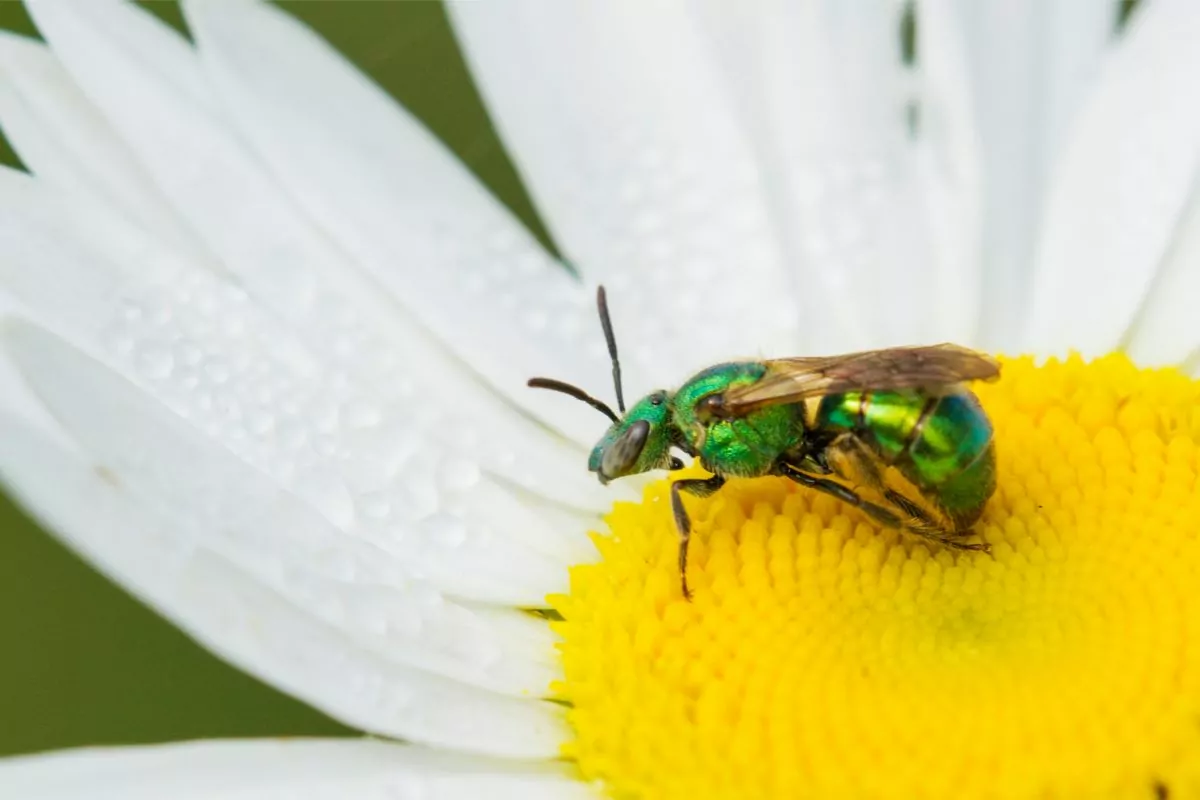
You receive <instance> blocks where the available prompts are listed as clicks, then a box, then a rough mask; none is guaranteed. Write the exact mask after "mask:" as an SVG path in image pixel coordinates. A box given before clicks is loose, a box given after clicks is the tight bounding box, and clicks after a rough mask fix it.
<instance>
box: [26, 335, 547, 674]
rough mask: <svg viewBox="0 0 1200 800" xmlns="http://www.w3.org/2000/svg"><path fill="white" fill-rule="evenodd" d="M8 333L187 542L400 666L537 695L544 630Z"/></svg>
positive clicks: (49, 349)
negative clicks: (489, 604) (442, 590)
mask: <svg viewBox="0 0 1200 800" xmlns="http://www.w3.org/2000/svg"><path fill="white" fill-rule="evenodd" d="M6 339H7V344H8V346H9V348H10V349H11V350H12V351H13V352H14V353H15V354H16V356H17V361H18V364H19V365H20V366H21V368H22V370H23V373H24V374H25V376H26V377H27V378H29V379H30V381H31V383H32V385H33V387H34V389H35V390H36V391H37V392H38V393H39V394H40V395H42V396H43V397H44V398H45V399H46V400H47V404H48V406H49V408H50V409H51V411H52V412H53V413H54V414H55V415H56V416H57V417H58V418H59V419H61V420H63V422H64V424H65V427H66V428H67V429H68V430H70V431H71V432H73V433H75V434H76V436H77V437H78V439H79V440H80V441H81V443H82V444H83V445H84V446H85V447H86V448H87V449H88V451H89V452H90V453H92V454H93V455H94V456H95V457H97V458H98V459H99V460H101V461H102V462H103V463H104V464H105V465H106V467H107V468H108V469H109V470H111V471H113V473H114V474H119V475H120V476H121V478H122V480H124V481H125V482H126V483H128V484H129V485H131V486H133V487H136V489H137V491H139V492H142V493H144V494H145V495H146V497H147V502H148V503H151V504H152V505H153V506H154V507H156V508H162V509H164V513H169V514H171V515H173V516H176V517H181V518H183V519H186V520H188V526H187V527H188V530H187V531H186V534H187V535H186V537H184V540H183V542H182V543H183V544H184V545H186V546H195V545H197V544H200V545H203V546H204V547H207V548H211V549H213V550H215V551H217V552H219V553H221V554H222V555H223V556H225V557H227V558H229V559H230V560H232V561H234V562H235V563H237V564H238V565H239V566H240V567H241V568H242V569H244V570H245V571H247V572H249V573H252V574H254V575H255V576H257V577H258V579H259V580H261V581H262V582H263V583H265V584H267V585H269V586H272V587H274V588H275V589H276V590H277V591H279V592H280V593H281V594H283V595H285V596H286V597H288V598H289V599H290V600H292V601H293V602H294V603H296V604H297V605H298V606H300V607H302V608H304V609H307V610H309V611H310V612H311V613H312V614H313V615H314V616H316V617H319V618H320V619H322V620H323V621H325V622H327V623H329V624H331V625H335V626H337V627H338V629H339V630H341V631H343V632H344V633H345V634H346V635H347V636H349V637H350V638H353V639H354V640H356V641H359V642H361V643H362V644H363V645H364V646H366V647H369V648H371V649H373V650H375V651H377V652H379V653H380V654H382V655H383V656H385V657H387V658H389V659H391V660H394V661H396V662H398V663H404V664H410V665H413V666H417V667H421V668H424V669H428V670H430V671H432V672H437V673H443V674H448V675H450V676H452V677H455V678H458V679H460V680H464V681H468V682H470V683H473V684H475V685H479V686H482V687H485V688H490V689H494V690H499V691H506V692H510V693H520V694H533V695H535V696H536V695H540V694H544V693H545V692H546V690H547V686H548V684H549V682H550V680H552V679H553V678H554V677H555V676H556V670H555V668H554V667H553V666H552V665H553V664H554V659H553V645H552V640H551V637H550V634H549V631H548V629H547V628H546V627H545V626H544V625H541V624H539V623H537V622H536V621H534V620H532V619H530V618H527V617H524V616H523V615H520V614H517V613H516V612H509V611H502V610H499V609H480V610H471V609H469V608H467V607H464V606H461V605H459V604H456V603H452V602H449V601H447V600H445V599H443V598H442V597H441V596H440V595H439V594H438V593H437V592H436V591H433V590H431V589H430V588H429V587H428V586H424V585H422V584H421V583H420V582H418V581H412V580H409V579H407V575H406V572H407V570H408V569H409V567H410V562H408V561H406V560H404V559H398V558H395V557H389V554H388V553H386V552H382V551H381V550H380V549H379V548H377V547H374V546H372V545H371V544H370V543H369V542H362V541H360V540H358V539H356V538H353V537H349V536H345V535H343V534H340V532H339V531H338V530H337V529H335V528H333V527H332V526H331V525H329V524H328V523H327V522H326V521H324V520H322V519H321V518H320V517H318V516H317V515H316V514H314V513H312V512H311V511H310V510H308V509H306V508H305V507H304V506H303V505H301V504H299V503H297V502H295V500H294V499H293V498H292V497H291V496H290V495H288V494H286V493H283V492H281V491H279V490H278V489H277V488H276V487H274V486H273V485H271V484H270V482H269V481H267V480H265V479H264V478H263V477H262V476H260V475H258V474H256V473H255V472H254V471H253V470H251V469H248V468H246V467H245V466H243V465H241V464H239V463H238V462H237V461H236V460H233V459H231V458H229V456H228V454H226V453H224V452H222V451H221V450H220V449H219V448H215V447H213V446H212V445H211V444H209V443H207V442H205V441H204V440H203V439H202V438H201V437H199V436H196V435H195V434H191V433H190V432H189V431H187V430H186V429H185V426H184V425H182V424H181V423H179V422H178V421H177V420H174V419H173V418H172V417H171V415H170V414H169V413H167V412H166V411H165V410H164V409H159V408H155V407H153V405H152V404H149V403H147V402H146V401H145V400H144V399H142V398H138V397H137V396H136V393H135V392H134V391H132V390H131V389H132V387H128V388H127V389H126V391H125V392H122V391H121V388H122V387H121V386H120V382H119V381H118V380H115V379H113V378H108V380H107V381H106V380H105V375H104V374H103V372H101V371H100V370H99V369H97V368H96V366H94V365H88V364H87V363H86V362H85V361H84V360H83V359H82V358H81V357H80V356H79V355H77V354H73V353H71V352H70V351H67V350H66V349H65V348H64V347H63V346H62V345H61V344H58V343H56V342H55V341H54V340H53V339H51V338H49V337H48V336H47V335H46V334H44V333H40V332H39V331H37V330H36V329H31V328H28V327H26V326H19V325H16V324H14V323H13V322H9V323H8V330H7V331H6ZM31 364H32V365H31ZM72 389H73V390H74V394H72ZM76 398H78V399H76ZM180 533H181V534H182V533H184V532H180ZM467 563H468V565H469V562H467ZM513 566H516V567H517V568H518V569H519V562H517V563H516V564H514V565H513ZM513 566H510V567H509V570H510V571H511V572H513V573H514V575H515V574H517V570H514V569H513Z"/></svg>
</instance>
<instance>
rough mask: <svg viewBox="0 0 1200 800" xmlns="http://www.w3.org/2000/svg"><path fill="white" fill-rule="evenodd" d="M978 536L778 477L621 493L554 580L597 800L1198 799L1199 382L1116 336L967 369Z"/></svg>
mask: <svg viewBox="0 0 1200 800" xmlns="http://www.w3.org/2000/svg"><path fill="white" fill-rule="evenodd" d="M975 388H976V391H977V393H978V394H979V396H980V398H981V399H982V401H983V404H984V406H985V408H986V409H987V411H988V413H989V415H990V416H991V418H992V420H993V422H994V424H995V431H996V432H995V436H996V445H997V451H998V452H997V457H998V468H999V487H998V489H997V491H996V494H995V495H994V496H993V497H992V499H991V501H990V502H989V503H988V505H987V508H986V510H985V513H984V516H983V518H982V519H981V520H980V521H979V523H978V525H976V527H975V530H976V532H977V533H978V534H980V535H981V536H982V537H983V539H985V540H986V541H988V542H990V543H991V545H992V552H991V554H986V553H979V552H954V551H949V550H945V549H939V548H938V547H936V546H933V545H930V544H927V543H925V542H922V541H918V540H915V539H913V538H909V537H906V536H904V535H903V534H900V533H897V532H895V531H890V530H880V529H879V528H877V527H876V526H875V525H873V524H872V523H871V522H870V521H868V520H866V519H865V518H864V517H862V516H861V515H859V514H858V513H857V512H856V511H854V510H852V509H849V508H847V507H845V506H843V505H841V504H840V503H838V502H836V501H834V500H832V499H830V498H828V497H825V496H822V495H817V494H814V493H812V492H810V491H807V490H804V489H801V488H800V487H798V486H796V485H795V484H792V483H790V482H788V481H787V480H784V479H777V478H762V479H758V480H745V481H731V482H730V483H729V484H728V485H727V486H726V487H725V488H724V489H722V490H721V491H720V492H718V493H717V494H716V495H714V496H713V497H711V498H707V499H696V498H689V499H688V500H687V506H688V510H689V513H690V514H691V516H692V519H693V521H694V524H695V532H694V533H693V535H692V544H691V556H690V565H689V575H688V577H689V583H690V585H691V587H692V590H693V592H694V600H693V602H690V603H689V602H686V601H685V600H684V599H683V598H682V597H681V594H680V589H679V580H678V572H677V569H678V567H677V563H676V553H677V550H676V548H677V539H676V534H675V528H674V524H673V521H672V517H671V513H670V507H669V498H668V491H667V487H668V483H667V482H666V481H660V482H657V483H655V484H653V485H651V486H650V487H649V488H648V489H647V490H646V492H645V498H644V501H643V502H642V503H641V504H619V505H617V506H616V507H615V508H614V509H613V511H612V513H611V515H610V516H609V517H608V523H609V527H610V532H609V533H608V534H605V535H597V536H596V541H597V544H598V546H599V549H600V552H601V554H602V558H601V561H600V562H599V563H596V564H589V565H584V566H579V567H576V568H574V569H573V571H572V574H571V592H570V594H569V595H568V596H563V597H554V598H551V600H552V603H553V605H554V607H555V608H556V609H557V610H558V611H559V613H560V614H561V615H562V617H563V620H562V621H561V622H556V623H555V626H556V629H557V630H558V631H559V633H560V634H561V636H562V639H563V642H562V645H561V648H562V658H563V664H564V669H565V680H564V682H563V683H562V684H561V685H559V686H556V687H555V689H556V691H557V692H558V694H559V696H561V698H562V699H563V700H564V701H566V702H567V703H569V704H570V706H571V709H570V719H571V721H572V724H573V726H574V734H575V738H574V740H573V741H572V742H570V743H569V744H568V745H567V747H566V752H565V755H567V756H568V757H570V758H572V759H574V760H575V761H576V762H577V763H578V765H579V769H580V770H581V772H582V773H583V776H584V777H585V778H587V779H589V780H596V781H598V782H599V783H600V784H601V785H602V786H603V787H604V789H605V790H606V791H607V792H608V793H609V794H610V795H611V796H613V797H618V798H644V799H645V800H672V799H673V798H686V800H708V799H709V798H737V799H738V800H757V799H758V798H763V799H767V798H822V799H824V798H843V797H864V798H868V797H869V798H976V797H979V798H987V797H995V798H1100V797H1122V798H1124V797H1129V798H1144V799H1147V800H1149V799H1152V798H1157V797H1167V796H1169V797H1172V798H1179V797H1200V485H1198V482H1197V475H1198V473H1200V382H1197V381H1193V380H1190V379H1188V378H1187V377H1186V376H1184V375H1182V374H1181V373H1179V372H1178V371H1175V370H1139V369H1137V368H1135V367H1134V366H1132V365H1131V364H1130V363H1129V361H1128V360H1127V359H1125V358H1123V357H1121V356H1109V357H1106V358H1104V359H1100V360H1098V361H1095V362H1091V363H1084V362H1083V361H1082V360H1080V359H1075V358H1072V359H1069V360H1067V361H1065V362H1050V363H1049V364H1045V365H1042V366H1037V365H1035V364H1034V362H1033V361H1032V360H1030V359H1017V360H1008V361H1006V362H1005V363H1004V368H1003V377H1002V378H1001V380H1000V381H999V382H997V383H995V384H989V385H981V386H977V387H975Z"/></svg>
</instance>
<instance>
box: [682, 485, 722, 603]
mask: <svg viewBox="0 0 1200 800" xmlns="http://www.w3.org/2000/svg"><path fill="white" fill-rule="evenodd" d="M724 485H725V479H724V478H722V477H721V476H720V475H713V476H712V477H711V478H681V479H680V480H677V481H675V482H674V483H672V484H671V512H672V513H673V514H674V516H675V530H676V531H678V532H679V580H680V585H681V586H682V587H683V596H684V598H685V599H686V600H691V599H692V592H691V590H689V589H688V583H687V556H688V542H689V541H690V540H691V538H692V521H691V520H690V519H689V518H688V513H687V509H686V508H684V507H683V497H682V495H681V494H680V492H687V493H688V494H694V495H696V496H697V497H708V496H709V495H710V494H712V493H713V492H715V491H717V490H718V489H720V488H721V487H722V486H724Z"/></svg>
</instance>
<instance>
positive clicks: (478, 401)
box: [0, 37, 612, 510]
mask: <svg viewBox="0 0 1200 800" xmlns="http://www.w3.org/2000/svg"><path fill="white" fill-rule="evenodd" d="M0 64H3V65H4V66H5V71H4V73H3V77H2V78H0V122H3V123H4V125H5V126H6V129H7V130H8V131H9V133H10V135H11V136H12V137H13V141H14V145H15V146H16V148H17V149H18V150H19V151H20V152H21V153H22V155H32V156H33V157H34V159H33V162H32V166H33V167H34V168H35V170H38V168H39V167H40V166H43V165H48V166H49V167H51V168H52V169H51V172H52V175H53V176H55V177H56V178H58V177H61V178H62V180H57V181H56V182H57V183H59V184H60V185H66V186H67V188H69V189H72V190H75V191H76V193H77V194H81V196H82V199H83V200H84V201H86V202H88V203H92V204H95V203H97V202H99V203H100V204H102V205H105V206H108V207H112V208H116V209H119V210H123V211H124V212H126V214H127V215H128V216H129V217H130V218H131V219H133V220H136V221H138V222H140V223H141V224H142V225H143V226H144V227H146V228H147V229H148V230H151V231H154V232H155V234H156V235H157V237H158V238H160V239H163V240H164V241H165V242H167V243H169V244H171V245H172V246H175V247H177V248H180V249H181V252H185V253H192V254H193V255H194V256H195V257H196V259H197V260H198V261H199V262H201V263H204V262H207V261H209V260H210V255H209V254H208V252H207V251H206V250H204V248H202V247H199V246H197V245H194V244H193V243H192V237H191V236H190V235H184V234H178V233H177V231H176V230H175V228H172V226H171V224H170V220H171V219H174V215H171V214H169V213H164V212H163V211H162V209H163V208H164V207H165V204H164V199H163V196H162V195H161V193H159V192H158V191H157V190H156V189H154V188H153V187H152V186H150V184H149V183H148V181H147V180H145V179H140V178H139V176H140V171H139V168H138V167H137V165H136V164H134V163H133V162H132V160H131V157H130V155H129V153H128V149H127V148H126V147H125V146H124V145H123V144H122V143H121V142H120V141H119V140H118V139H117V138H116V137H115V135H114V134H113V132H112V130H111V127H110V126H108V124H107V123H105V122H104V121H103V120H101V119H98V117H97V113H96V111H95V110H94V109H93V108H92V106H91V104H90V103H89V102H88V101H87V100H86V99H85V98H83V97H82V95H81V94H80V92H79V90H78V88H77V87H76V86H75V85H74V84H73V83H71V81H70V80H69V78H68V76H67V75H66V73H65V71H64V70H63V69H62V68H61V66H59V65H58V64H57V62H56V61H55V60H54V59H53V56H51V55H50V54H49V53H48V52H47V51H46V50H45V48H44V47H43V46H41V45H38V44H34V43H31V42H29V41H27V40H22V39H19V38H16V37H0ZM5 97H8V98H10V100H11V102H7V103H5V102H4V98H5ZM25 97H37V98H38V102H37V104H36V108H32V109H31V108H30V106H29V104H28V103H26V102H24V101H23V100H21V98H25ZM35 111H36V112H37V113H36V114H35V113H33V112H35ZM92 164H113V165H115V168H114V169H107V170H104V169H98V168H95V167H93V166H90V165H92ZM125 167H128V168H129V169H125ZM247 170H251V171H252V170H253V166H250V167H247ZM60 173H61V175H60ZM93 173H94V174H93ZM39 174H41V172H40V171H39ZM78 175H85V176H88V180H87V181H86V185H85V186H84V188H83V189H82V190H81V189H80V186H78V185H77V184H78V183H79V178H78V177H74V178H73V179H74V183H72V181H71V180H68V179H67V177H66V176H78ZM97 197H101V198H102V199H101V200H97V199H96V198H97ZM281 203H283V204H284V205H285V206H286V202H285V201H281ZM143 207H148V208H151V209H155V210H156V211H157V213H158V214H159V215H160V216H166V217H168V219H167V220H165V221H164V220H161V219H156V218H152V215H148V214H146V213H143V211H142V209H143ZM232 207H233V208H235V210H236V207H237V206H236V204H233V206H232ZM98 230H100V232H101V233H102V234H103V233H104V231H103V229H102V228H98ZM330 260H331V262H332V261H336V260H337V259H336V258H335V257H331V258H330ZM303 267H304V265H303V264H302V263H299V262H298V263H295V264H292V265H291V267H290V268H291V271H292V272H293V273H303V271H304V269H303ZM350 273H351V270H350V269H349V268H348V267H347V268H346V269H345V271H344V274H350ZM297 282H298V283H299V284H301V285H302V286H303V288H302V289H300V290H297V291H298V292H299V294H301V295H303V296H304V298H306V299H304V300H303V303H304V309H303V311H302V313H301V314H300V316H298V317H297V316H296V312H295V309H294V308H292V309H289V308H287V307H285V306H288V304H289V303H291V302H292V301H293V300H295V299H296V297H295V295H296V293H297V292H292V293H290V294H289V292H288V290H287V287H288V286H293V288H294V287H295V285H296V283H297ZM330 282H333V285H331V284H330ZM338 284H339V278H338V275H337V274H331V275H330V276H329V277H328V278H327V279H325V283H324V284H322V282H321V281H320V280H318V279H316V278H313V279H312V280H305V279H304V277H303V274H300V275H297V274H293V275H291V277H290V278H289V279H287V280H280V281H278V282H276V283H273V282H272V281H271V280H270V279H269V276H267V277H266V278H264V279H262V280H258V281H254V280H251V281H249V286H248V288H249V289H250V290H251V293H252V294H253V295H254V296H255V297H256V298H257V299H258V300H259V301H260V302H262V303H263V304H264V305H265V306H266V307H268V308H271V309H273V310H274V311H276V312H277V313H278V314H279V315H280V316H282V317H283V318H284V319H285V320H288V319H293V318H294V320H293V321H294V325H293V329H294V330H296V331H297V333H298V334H299V335H300V337H301V338H303V339H304V340H305V342H306V344H307V345H308V346H309V347H310V349H312V350H314V352H315V354H316V355H318V356H319V357H320V358H321V359H322V360H324V361H325V362H326V363H327V364H328V365H329V367H330V369H332V370H334V371H335V372H343V371H348V372H350V373H352V374H353V375H354V377H355V378H357V379H358V380H360V381H362V382H364V383H369V384H371V385H372V386H373V387H375V389H376V391H378V392H380V393H381V394H383V395H384V397H385V398H394V399H397V400H399V399H400V398H403V404H404V405H405V406H406V410H405V415H406V416H408V417H414V418H415V417H421V418H424V419H427V420H433V419H435V418H436V419H437V420H439V421H440V424H437V425H434V424H432V423H431V424H430V428H431V430H432V431H433V433H434V435H435V436H436V435H438V434H444V435H445V436H446V437H449V438H451V439H452V440H453V441H454V442H457V443H462V444H463V445H464V446H466V447H469V449H470V451H471V455H472V457H473V458H475V459H478V460H479V461H480V462H481V463H482V465H483V466H484V468H485V469H490V470H492V471H493V472H496V473H498V474H500V475H502V476H503V478H504V480H506V481H509V482H512V483H516V484H517V485H519V486H521V487H523V488H525V489H527V490H529V491H531V492H540V493H543V494H548V495H550V496H552V497H553V498H554V499H555V500H556V501H558V502H561V503H567V504H572V505H579V506H582V507H585V508H591V509H593V510H600V509H603V508H606V507H607V506H608V505H610V504H611V501H612V494H611V493H608V492H603V491H600V489H599V487H598V486H597V484H596V482H595V481H594V480H591V476H589V475H587V473H586V471H585V470H584V469H582V468H581V464H583V463H584V458H585V456H584V455H583V454H582V453H581V452H580V451H579V450H578V449H576V448H574V447H569V446H565V444H564V443H562V442H558V441H556V440H555V439H554V438H553V437H548V436H546V435H545V431H544V429H543V428H541V427H540V426H538V425H535V424H533V423H531V422H530V421H529V420H528V419H527V418H525V417H524V416H522V415H520V414H517V413H515V412H514V411H513V410H512V409H510V408H508V407H506V406H505V405H504V404H503V403H501V402H499V399H498V398H496V397H494V396H493V395H492V393H491V392H489V391H487V390H486V389H485V388H484V387H482V386H480V385H479V384H478V383H477V382H476V381H473V380H470V379H468V378H466V377H464V375H463V373H462V371H461V370H460V369H458V368H456V367H454V366H453V365H451V364H450V363H449V361H448V359H447V357H446V355H445V354H444V353H443V352H442V351H441V349H440V348H436V347H430V346H422V345H421V344H420V342H421V340H422V339H424V338H425V337H424V334H423V333H421V332H420V331H417V330H414V329H412V326H411V325H408V326H406V325H405V324H404V322H403V319H402V317H400V316H399V315H398V314H397V313H395V310H394V309H390V308H388V309H382V310H381V309H379V305H380V294H379V293H378V292H377V291H374V290H363V289H362V287H357V288H356V285H355V283H354V281H352V280H349V281H340V284H341V289H342V291H341V292H340V293H339V291H337V290H335V288H334V287H335V286H336V285H338ZM371 309H375V310H376V311H377V312H378V313H376V314H375V319H376V322H377V324H373V323H372V322H370V320H369V314H368V312H370V311H371ZM397 342H405V343H406V344H405V345H404V346H397V344H396V343H397ZM414 376H419V377H420V381H419V387H420V391H414V386H416V385H418V382H417V381H416V380H415V379H414ZM556 399H557V400H558V401H559V402H560V403H561V398H556ZM589 421H590V424H591V425H592V427H593V428H594V426H595V422H596V420H595V419H594V417H592V418H589Z"/></svg>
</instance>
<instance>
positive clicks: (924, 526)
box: [884, 489, 992, 553]
mask: <svg viewBox="0 0 1200 800" xmlns="http://www.w3.org/2000/svg"><path fill="white" fill-rule="evenodd" d="M884 496H885V497H887V499H888V502H890V503H892V504H893V505H895V506H896V507H897V508H899V509H900V510H901V511H903V512H904V513H905V514H907V515H908V516H909V519H908V520H903V521H902V527H903V528H904V529H905V530H907V531H912V532H913V533H915V534H917V535H918V536H923V537H925V538H926V539H932V540H933V541H935V542H937V543H938V544H940V545H943V546H944V547H949V548H950V549H952V550H981V551H983V552H985V553H989V552H991V550H992V546H991V545H990V544H988V543H986V542H964V541H961V539H962V538H963V537H966V536H970V535H971V534H972V531H970V530H965V531H958V530H953V529H948V528H946V527H945V526H943V525H939V524H938V522H937V521H936V520H934V519H933V517H931V516H930V515H929V513H928V512H927V511H926V510H925V509H923V508H921V507H920V506H919V505H917V504H916V503H914V502H913V501H911V500H909V499H908V498H907V497H905V496H904V495H902V494H900V493H899V492H896V491H893V490H891V489H887V490H885V491H884Z"/></svg>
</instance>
